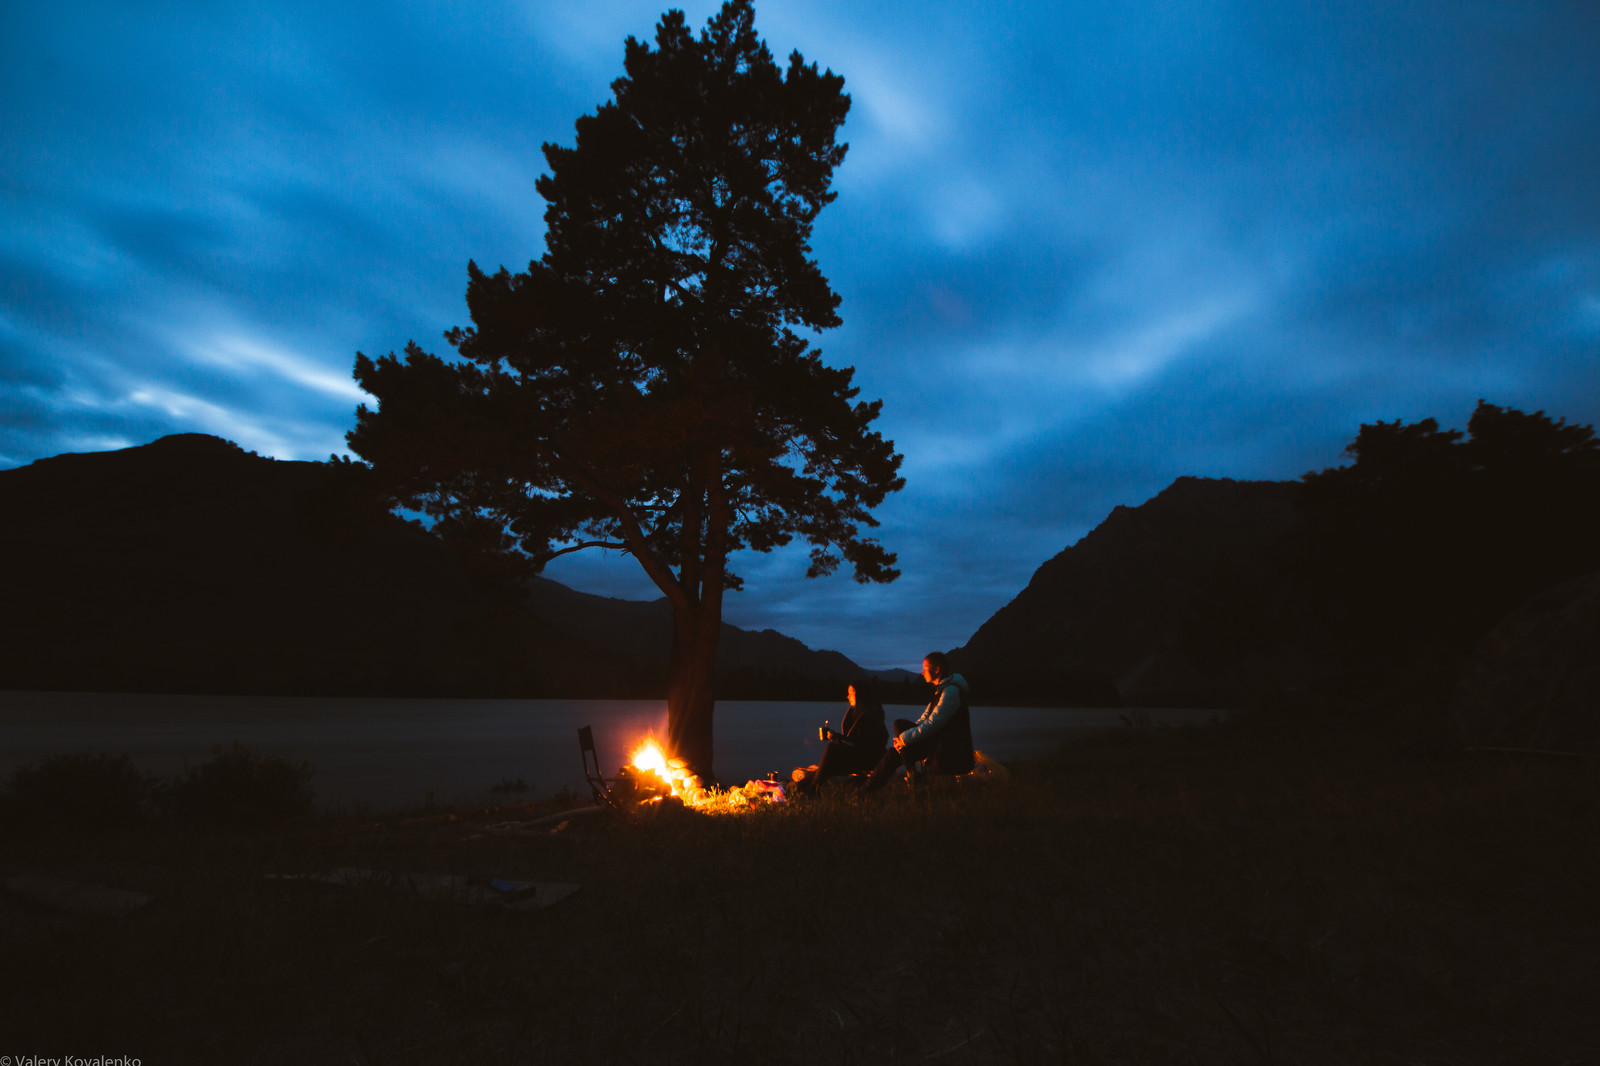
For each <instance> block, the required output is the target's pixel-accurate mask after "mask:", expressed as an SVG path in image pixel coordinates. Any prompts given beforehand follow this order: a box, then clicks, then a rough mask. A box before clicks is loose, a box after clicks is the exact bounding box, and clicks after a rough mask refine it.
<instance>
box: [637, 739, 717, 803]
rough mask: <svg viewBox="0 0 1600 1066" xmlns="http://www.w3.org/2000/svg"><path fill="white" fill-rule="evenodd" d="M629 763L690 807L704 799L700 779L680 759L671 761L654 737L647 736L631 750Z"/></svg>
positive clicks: (703, 790)
mask: <svg viewBox="0 0 1600 1066" xmlns="http://www.w3.org/2000/svg"><path fill="white" fill-rule="evenodd" d="M629 762H630V764H631V765H632V766H633V768H634V769H635V770H647V771H649V772H650V773H653V774H655V775H656V776H657V777H658V778H660V779H661V783H662V784H664V785H666V786H667V787H668V788H670V789H671V790H672V794H673V795H674V796H677V797H678V798H679V799H681V800H683V801H684V802H685V803H689V804H691V805H699V804H700V803H703V802H704V800H705V798H706V791H705V789H703V788H702V787H701V785H700V779H699V778H698V777H696V776H695V775H694V772H693V771H691V770H690V769H689V767H688V764H687V763H685V762H684V761H683V760H682V759H671V758H668V757H667V753H666V752H665V751H664V750H662V747H661V745H660V744H659V743H658V742H657V741H656V739H655V738H654V737H650V736H647V737H645V738H644V740H643V741H642V742H641V743H640V744H639V746H638V747H637V748H634V749H633V754H632V755H631V756H629Z"/></svg>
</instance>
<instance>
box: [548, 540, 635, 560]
mask: <svg viewBox="0 0 1600 1066" xmlns="http://www.w3.org/2000/svg"><path fill="white" fill-rule="evenodd" d="M585 548H615V549H617V550H618V551H625V552H628V553H629V554H632V552H633V549H632V548H631V547H629V546H628V545H627V544H617V543H614V542H613V541H609V540H586V541H584V542H583V543H582V544H571V545H568V546H567V547H565V548H560V549H557V550H556V551H553V552H546V553H545V554H543V555H540V556H537V557H536V558H535V561H536V562H537V563H538V564H539V565H540V566H543V565H544V564H545V563H548V562H549V561H550V560H551V559H554V558H556V557H557V556H560V555H568V554H570V553H572V552H576V551H582V550H583V549H585Z"/></svg>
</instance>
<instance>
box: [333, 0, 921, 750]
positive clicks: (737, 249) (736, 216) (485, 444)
mask: <svg viewBox="0 0 1600 1066" xmlns="http://www.w3.org/2000/svg"><path fill="white" fill-rule="evenodd" d="M624 67H625V70H626V76H625V77H622V78H620V79H618V80H617V81H615V82H614V83H613V84H612V92H613V94H614V99H613V100H612V101H610V102H608V103H605V104H603V105H601V106H600V107H599V108H598V109H597V110H596V112H595V113H594V114H592V115H585V116H583V117H581V118H580V119H579V120H578V122H577V138H576V144H575V146H574V147H571V148H566V147H561V146H557V145H553V144H546V145H545V146H544V154H545V159H546V161H547V163H548V165H549V168H550V173H549V174H547V175H545V176H543V177H541V178H540V179H539V182H538V191H539V193H540V195H541V196H543V197H544V199H545V200H546V201H547V202H548V207H547V208H546V211H545V222H546V226H547V233H546V239H545V245H546V251H545V254H544V256H543V257H542V258H541V259H539V260H535V261H534V262H531V263H530V264H529V265H528V270H527V272H526V273H522V274H516V275H512V274H510V273H508V272H507V271H506V270H505V268H503V267H502V268H501V269H500V270H499V271H498V272H497V273H495V274H493V275H488V274H485V273H483V272H482V271H480V270H479V269H478V267H477V266H476V264H474V263H469V264H468V266H467V271H468V286H467V308H468V312H469V313H470V315H471V317H472V322H473V325H472V326H471V327H468V328H465V329H462V328H457V329H453V330H451V331H449V332H448V333H447V334H446V338H447V340H448V341H449V342H450V344H451V345H453V346H454V347H455V349H456V350H457V351H458V352H459V355H460V358H452V359H449V360H446V359H441V358H439V357H437V356H435V355H432V354H430V353H428V352H425V351H423V350H422V349H421V348H419V347H418V346H417V345H416V344H415V343H414V342H413V343H410V344H408V345H407V346H406V350H405V357H404V359H403V360H402V359H397V358H396V357H395V356H394V355H393V354H392V353H391V354H390V355H387V356H384V357H381V358H379V359H377V360H372V359H368V358H367V357H366V356H365V355H362V354H360V353H357V356H356V364H355V376H356V379H357V380H358V381H359V382H360V383H361V385H362V387H363V388H365V389H366V390H367V391H368V392H369V393H371V394H372V395H373V396H375V397H376V398H377V400H378V408H377V410H375V411H374V410H370V409H368V408H367V407H365V406H362V407H361V408H360V409H359V410H358V411H357V425H356V428H355V429H354V430H353V431H352V432H351V433H350V434H349V435H348V439H349V442H350V446H351V448H352V449H353V450H354V451H355V452H356V453H357V454H359V455H360V456H361V457H362V458H364V459H365V460H367V461H368V462H369V463H371V464H372V466H373V468H374V470H376V471H377V472H378V474H379V476H380V478H381V480H382V481H383V483H384V484H385V486H386V487H387V489H386V490H387V492H388V494H389V498H390V499H391V500H392V501H393V502H394V503H395V504H397V505H398V506H402V507H406V508H410V509H413V510H417V511H421V512H424V513H426V514H427V515H428V516H430V518H431V519H432V520H433V526H432V528H433V529H434V530H435V531H436V532H437V533H438V534H439V535H441V536H443V537H445V538H446V539H448V540H451V541H454V542H456V543H457V544H460V545H463V546H466V547H468V548H469V549H470V550H472V551H474V552H476V553H478V554H480V555H484V556H488V557H491V558H494V559H498V560H500V561H502V562H506V563H509V564H511V567H512V568H513V569H514V570H516V569H532V570H537V569H539V568H542V566H543V565H544V564H545V563H546V562H548V561H549V560H550V559H553V558H555V557H556V556H558V555H561V554H565V553H566V552H571V551H577V550H580V549H583V548H592V547H600V548H613V549H618V550H621V551H624V552H627V553H629V554H631V555H632V556H633V557H634V558H635V559H636V560H637V561H638V563H639V564H640V566H641V567H642V568H643V569H644V571H645V573H646V574H647V575H649V577H650V579H651V580H652V581H653V582H654V583H655V585H656V586H657V587H658V588H659V589H660V590H661V591H662V593H663V595H665V596H666V598H667V600H668V601H669V602H670V604H671V606H672V614H673V637H672V651H671V666H670V675H669V683H668V695H667V704H668V743H669V745H670V746H671V748H672V749H673V750H674V751H675V752H676V753H677V754H678V755H679V756H680V757H682V758H684V759H685V760H687V762H688V763H689V765H690V766H691V767H692V768H694V769H695V770H696V771H697V772H698V773H700V774H701V775H702V776H704V777H707V778H708V779H709V778H710V777H711V774H712V760H713V754H714V751H713V744H712V715H713V708H714V694H713V692H712V667H713V664H714V661H715V658H716V649H717V640H718V636H719V633H720V627H721V624H722V600H723V593H724V591H725V590H727V589H738V588H739V587H741V584H742V582H741V581H740V579H739V577H738V576H737V575H736V574H734V573H733V572H732V571H730V570H729V569H728V566H727V561H728V557H729V556H730V554H732V553H733V552H735V551H738V550H740V549H746V548H748V549H753V550H755V551H761V552H768V551H772V550H773V549H775V548H778V547H780V546H783V545H785V544H788V543H790V542H791V541H792V540H793V539H794V538H795V537H796V536H799V537H801V538H803V539H804V540H805V541H807V542H808V543H809V544H810V545H811V553H810V558H811V564H810V567H809V569H808V572H807V576H809V577H816V576H820V575H824V574H828V573H831V572H833V571H834V570H835V569H837V567H838V566H839V564H840V563H841V562H847V563H849V565H850V567H851V569H852V571H853V574H854V577H855V579H856V580H857V581H861V582H869V581H876V582H887V581H892V580H894V578H895V577H897V576H898V574H899V572H898V571H897V570H896V569H894V562H895V556H894V555H893V554H892V553H890V552H888V551H886V550H885V549H884V548H883V546H882V545H881V544H880V543H879V542H878V541H877V540H875V539H873V538H871V537H869V536H865V535H863V529H864V528H870V527H874V526H876V525H877V522H876V520H875V519H874V518H873V517H872V515H871V509H872V508H874V507H876V506H878V505H879V504H881V503H882V501H883V499H884V498H885V496H886V495H887V494H888V493H889V492H893V491H897V490H898V489H900V488H901V487H903V485H904V479H903V478H901V477H899V476H898V470H899V466H900V461H901V457H900V456H899V455H898V454H896V453H895V451H894V446H893V443H892V442H890V441H885V440H884V439H883V438H882V436H881V435H880V434H879V433H877V432H876V431H874V430H873V429H872V428H871V424H872V422H873V420H874V419H876V417H877V415H878V413H879V410H880V408H881V406H882V401H873V402H870V403H868V402H861V401H859V400H858V399H857V397H858V395H859V392H860V390H859V389H858V388H857V387H856V386H855V385H854V384H852V378H853V375H854V370H853V368H833V367H829V366H827V365H825V364H824V363H823V362H822V361H821V359H820V357H819V355H818V353H817V351H816V350H815V349H813V348H812V347H811V346H810V345H809V344H808V342H807V341H806V340H805V339H803V338H802V337H801V336H799V335H798V334H797V333H796V332H795V330H794V328H793V327H803V328H806V329H810V330H813V331H819V332H820V331H821V330H823V329H826V328H830V327H833V326H837V325H839V317H838V313H837V307H838V304H839V298H838V296H837V295H835V294H834V293H833V291H832V290H831V289H830V287H829V285H828V281H827V279H826V278H825V277H824V276H823V275H822V272H821V270H820V269H819V267H818V265H817V263H816V261H815V260H814V259H813V258H812V256H811V247H810V243H809V242H810V235H811V227H812V224H813V221H814V220H815V218H816V216H817V213H818V212H819V211H820V210H821V209H822V207H823V206H824V205H826V204H827V203H829V202H831V201H832V200H833V199H834V197H835V195H836V194H835V193H833V192H831V191H830V189H829V186H830V184H831V181H832V175H833V171H834V168H835V167H837V166H838V165H839V163H840V162H841V161H842V159H843V158H844V153H845V149H846V146H845V145H844V144H841V143H838V140H837V133H838V130H839V127H840V126H841V125H842V124H843V122H844V119H845V115H846V113H847V112H848V110H849V106H850V98H849V97H848V96H847V95H846V94H845V93H844V92H843V86H844V79H843V78H841V77H839V76H838V75H835V74H834V73H833V72H832V71H821V72H819V71H818V69H817V66H816V64H814V63H813V64H811V65H809V66H808V65H807V64H805V62H804V61H803V59H802V58H801V56H800V54H799V53H798V52H796V53H794V54H792V55H791V56H790V59H789V64H788V67H787V69H786V70H784V71H782V72H780V71H779V68H778V66H777V64H776V63H775V62H774V61H773V59H772V56H771V53H770V52H769V51H768V50H767V47H766V45H765V44H764V43H763V42H762V41H761V40H760V39H759V38H758V37H757V36H756V33H755V27H754V11H753V9H752V6H751V4H750V2H749V0H727V2H726V3H724V4H723V6H722V9H721V10H720V11H719V12H718V14H717V15H715V16H714V17H713V18H712V19H710V20H709V22H708V23H707V24H706V27H705V29H704V30H703V31H702V32H701V34H700V36H699V37H698V39H697V38H695V37H694V36H693V35H692V34H691V33H690V32H689V31H688V29H687V28H686V26H685V22H684V17H683V14H682V13H681V12H678V11H669V12H667V13H666V14H665V15H664V16H662V19H661V21H660V23H659V24H658V25H657V27H656V37H655V47H654V48H652V47H651V46H650V45H649V44H647V43H642V42H640V41H637V40H635V39H634V38H632V37H630V38H628V41H627V44H626V50H625V57H624Z"/></svg>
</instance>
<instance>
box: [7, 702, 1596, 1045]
mask: <svg viewBox="0 0 1600 1066" xmlns="http://www.w3.org/2000/svg"><path fill="white" fill-rule="evenodd" d="M1597 762H1600V760H1581V759H1565V760H1540V759H1528V758H1515V757H1500V756H1455V757H1430V758H1419V757H1407V756H1401V755H1397V754H1395V750H1394V746H1393V745H1392V744H1386V743H1384V742H1383V741H1382V740H1380V739H1378V736H1377V735H1375V734H1373V733H1372V732H1371V731H1369V730H1365V729H1351V728H1349V727H1344V726H1340V725H1338V724H1337V723H1335V722H1333V721H1328V720H1320V721H1301V722H1296V723H1294V724H1292V725H1284V724H1281V723H1278V724H1274V723H1273V722H1272V721H1270V720H1265V719H1260V718H1257V719H1254V720H1251V721H1246V722H1243V723H1242V724H1241V725H1239V726H1238V727H1227V728H1220V729H1210V730H1195V731H1190V730H1185V731H1162V730H1157V731H1147V732H1142V733H1140V734H1137V735H1131V736H1125V737H1123V738H1121V739H1101V740H1096V741H1091V742H1084V743H1078V744H1074V745H1071V746H1068V747H1066V748H1064V749H1063V750H1062V752H1061V753H1060V754H1059V755H1057V756H1054V757H1051V758H1048V759H1044V760H1040V761H1038V762H1035V763H1031V764H1025V765H1016V766H1013V767H1011V770H1012V780H1011V782H1010V784H1008V785H1004V786H999V785H996V786H989V787H985V788H975V789H974V788H945V789H939V790H935V791H932V792H928V793H923V794H919V795H915V796H913V795H909V794H906V793H904V792H902V791H901V790H899V789H890V790H888V792H887V793H886V794H884V795H881V796H878V797H875V798H874V800H875V801H873V802H867V803H860V802H857V801H855V800H853V799H850V798H847V797H845V796H843V795H841V794H825V795H824V796H823V797H822V798H821V799H820V800H818V801H816V802H814V803H810V804H804V805H795V806H792V807H787V808H771V809H763V810H756V811H752V812H750V813H748V814H744V815H738V816H726V817H714V818H713V817H704V816H698V815H692V814H683V815H678V816H669V815H663V816H661V817H659V818H655V819H650V820H642V821H640V822H638V823H637V824H630V823H627V822H623V821H621V820H618V819H611V818H587V819H575V820H573V821H572V822H571V824H570V825H568V826H567V827H566V828H565V829H563V830H561V831H559V832H554V833H549V832H541V833H540V834H539V835H538V836H537V837H526V836H522V837H510V836H502V835H495V834H492V833H487V832H485V831H484V830H485V827H486V826H487V825H489V824H492V823H494V822H498V821H504V820H505V819H507V818H508V817H518V818H520V817H526V816H527V815H525V814H523V813H522V812H521V811H518V812H516V813H514V814H508V813H507V812H506V811H504V810H499V811H495V810H490V811H481V810H480V811H459V812H456V817H455V819H454V820H450V818H449V817H427V818H417V817H400V816H396V817H392V818H385V819H383V820H381V821H378V822H374V821H371V820H366V821H357V820H355V819H342V820H341V819H332V818H316V817H307V818H301V819H298V820H295V821H292V822H288V823H284V824H281V825H279V826H278V827H276V828H273V829H269V830H264V831H259V832H254V833H245V832H240V831H223V830H220V829H214V828H209V827H206V826H204V825H197V824H194V823H183V822H178V821H174V820H146V821H144V822H142V823H140V824H139V825H138V826H136V827H134V828H131V829H126V830H123V831H121V832H118V833H114V834H104V833H102V834H99V835H93V836H91V835H73V834H70V833H65V832H63V833H56V834H52V835H33V836H24V837H22V838H19V839H17V840H15V841H13V842H12V844H11V845H10V846H8V847H7V848H6V849H5V851H4V853H3V854H0V873H10V872H14V871H18V870H24V869H26V870H30V871H38V872H46V873H53V874H59V875H63V876H73V877H78V878H81V879H86V880H93V881H97V882H99V883H103V884H109V885H112V886H115V887H121V888H130V889H137V890H140V891H145V892H152V893H154V894H156V895H157V897H158V899H157V901H156V902H155V903H153V904H152V905H150V906H149V907H147V908H146V909H144V910H142V911H139V912H137V913H135V914H132V915H128V916H125V917H122V918H118V919H107V918H93V919H91V918H83V917H73V916H67V915H55V914H51V913H48V912H43V911H36V910H33V909H31V908H28V907H26V906H22V905H20V904H16V903H14V902H13V903H7V904H5V905H4V906H3V907H0V923H3V924H0V938H3V939H0V942H4V943H7V945H8V946H7V947H6V949H5V950H4V957H5V960H6V964H5V966H3V967H0V973H3V976H0V1034H3V1035H4V1036H6V1037H7V1038H8V1040H7V1043H6V1047H5V1049H4V1050H6V1051H8V1052H13V1053H28V1054H40V1055H44V1054H51V1055H59V1054H62V1053H63V1052H66V1053H70V1054H83V1055H93V1054H105V1055H112V1054H126V1055H132V1056H137V1057H140V1058H141V1059H142V1060H143V1061H144V1062H147V1063H149V1062H159V1063H177V1062H214V1061H232V1062H243V1063H249V1062H262V1063H267V1062H272V1063H277V1062H284V1061H297V1062H313V1063H314V1062H363V1063H400V1062H416V1061H423V1060H425V1061H428V1062H430V1063H458V1062H459V1063H469V1062H470V1063H482V1062H496V1063H499V1062H561V1063H566V1062H576V1063H582V1062H596V1063H600V1062H604V1063H614V1062H616V1063H627V1062H639V1063H656V1062H686V1063H689V1062H692V1063H710V1064H716V1063H734V1062H739V1063H743V1062H750V1061H756V1060H760V1061H767V1062H788V1061H795V1062H802V1061H803V1062H811V1063H832V1062H838V1063H850V1062H886V1061H916V1062H932V1063H965V1062H1017V1063H1030V1062H1061V1061H1069V1062H1073V1061H1076V1062H1088V1063H1101V1062H1104V1063H1121V1062H1129V1063H1142V1062H1175V1063H1189V1062H1194V1063H1263V1064H1276V1063H1285V1064H1287V1063H1349V1062H1373V1063H1396V1064H1404V1063H1508V1062H1529V1063H1534V1062H1546V1063H1551V1064H1555V1063H1562V1062H1594V1061H1600V1012H1597V1011H1595V1010H1594V1004H1596V1003H1600V963H1597V960H1600V907H1597V905H1596V900H1600V848H1596V846H1595V841H1596V839H1597V832H1596V831H1597V829H1600V766H1597V765H1596V764H1597ZM571 801H572V798H571V797H564V798H563V800H562V802H571ZM550 805H551V804H550V803H549V802H548V801H547V803H546V804H545V807H544V808H541V809H539V810H536V811H535V813H543V810H544V809H546V808H548V807H549V806H550ZM529 809H532V808H529ZM336 866H367V867H375V868H382V869H389V870H396V871H418V872H435V873H454V874H469V875H478V876H483V877H489V876H498V877H503V878H514V879H523V880H537V881H572V882H578V883H580V884H582V885H583V888H582V890H581V891H580V892H579V893H578V894H577V895H575V896H573V897H572V898H570V899H568V900H566V901H564V902H562V903H559V904H557V905H556V906H554V907H552V908H550V909H548V910H542V911H534V912H527V913H523V912H498V911H492V910H485V909H480V908H471V907H464V906H458V905H453V904H449V903H442V902H433V901H428V900H424V899H419V898H415V897H412V896H409V895H406V894H403V893H396V892H392V891H384V890H381V889H370V890H368V889H352V888H340V887H334V886H323V885H318V884H314V883H304V882H283V881H274V880H270V879H268V878H266V877H265V876H264V875H266V874H270V873H291V872H314V871H320V870H327V869H331V868H333V867H336Z"/></svg>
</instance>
